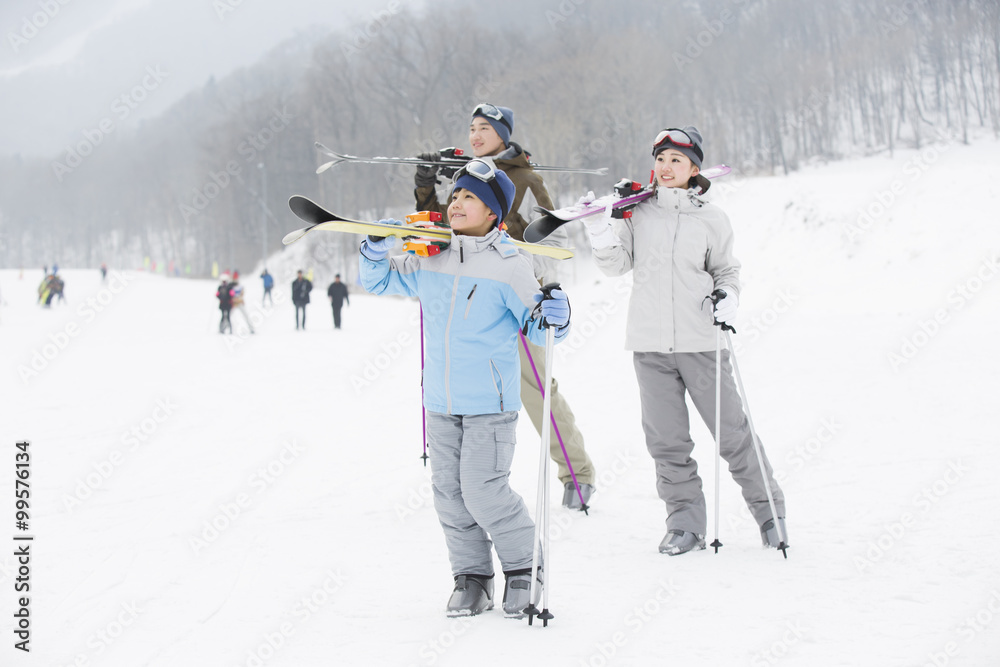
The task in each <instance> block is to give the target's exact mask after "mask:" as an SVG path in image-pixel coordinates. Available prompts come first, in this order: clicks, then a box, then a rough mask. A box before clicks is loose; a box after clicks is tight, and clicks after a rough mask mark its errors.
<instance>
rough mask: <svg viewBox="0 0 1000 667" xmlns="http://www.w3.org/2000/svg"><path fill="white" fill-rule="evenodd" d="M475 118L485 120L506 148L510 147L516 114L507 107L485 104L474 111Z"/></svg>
mask: <svg viewBox="0 0 1000 667" xmlns="http://www.w3.org/2000/svg"><path fill="white" fill-rule="evenodd" d="M472 117H473V118H480V117H481V118H485V119H486V122H488V123H489V124H490V125H492V126H493V129H494V130H496V131H497V134H499V135H500V138H501V139H502V140H503V145H504V146H510V133H511V132H513V131H514V112H513V111H511V110H510V109H508V108H507V107H498V106H496V105H493V104H487V103H483V104H480V105H478V106H477V107H476V108H475V109H473V110H472Z"/></svg>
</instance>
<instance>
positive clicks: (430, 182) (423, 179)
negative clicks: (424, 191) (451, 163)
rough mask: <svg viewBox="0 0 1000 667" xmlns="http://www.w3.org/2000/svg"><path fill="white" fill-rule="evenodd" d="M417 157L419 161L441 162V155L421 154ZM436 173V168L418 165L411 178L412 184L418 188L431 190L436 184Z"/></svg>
mask: <svg viewBox="0 0 1000 667" xmlns="http://www.w3.org/2000/svg"><path fill="white" fill-rule="evenodd" d="M417 157H418V158H420V159H421V160H433V161H434V162H440V161H441V155H440V154H438V153H421V154H420V155H418V156H417ZM437 172H438V168H437V167H436V166H431V165H420V166H419V167H417V173H416V175H414V177H413V183H414V184H415V185H416V186H417V187H418V188H426V187H432V188H433V187H434V186H435V185H437V182H438V180H437Z"/></svg>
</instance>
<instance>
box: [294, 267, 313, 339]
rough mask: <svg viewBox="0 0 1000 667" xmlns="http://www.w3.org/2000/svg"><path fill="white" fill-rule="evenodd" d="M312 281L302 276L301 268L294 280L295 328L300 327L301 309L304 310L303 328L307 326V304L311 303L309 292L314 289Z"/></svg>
mask: <svg viewBox="0 0 1000 667" xmlns="http://www.w3.org/2000/svg"><path fill="white" fill-rule="evenodd" d="M312 288H313V284H312V281H310V280H308V279H306V278H304V277H303V276H302V270H301V269H300V270H299V271H298V272H297V273H296V276H295V280H293V281H292V303H293V304H295V329H296V330H298V328H299V311H300V310H301V311H302V330H303V331H305V328H306V306H307V305H308V304H309V292H311V291H312Z"/></svg>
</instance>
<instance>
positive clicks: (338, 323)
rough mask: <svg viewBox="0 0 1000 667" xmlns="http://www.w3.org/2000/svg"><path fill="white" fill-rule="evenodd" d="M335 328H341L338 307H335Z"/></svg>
mask: <svg viewBox="0 0 1000 667" xmlns="http://www.w3.org/2000/svg"><path fill="white" fill-rule="evenodd" d="M333 328H334V329H339V328H340V308H337V307H336V306H334V307H333Z"/></svg>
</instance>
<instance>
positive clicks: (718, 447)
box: [711, 324, 729, 553]
mask: <svg viewBox="0 0 1000 667" xmlns="http://www.w3.org/2000/svg"><path fill="white" fill-rule="evenodd" d="M721 327H722V324H719V326H717V327H716V328H715V539H714V540H713V541H712V544H711V546H712V547H714V548H715V553H719V547H721V546H722V542H720V541H719V468H721V467H722V329H721ZM726 333H729V332H726Z"/></svg>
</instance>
